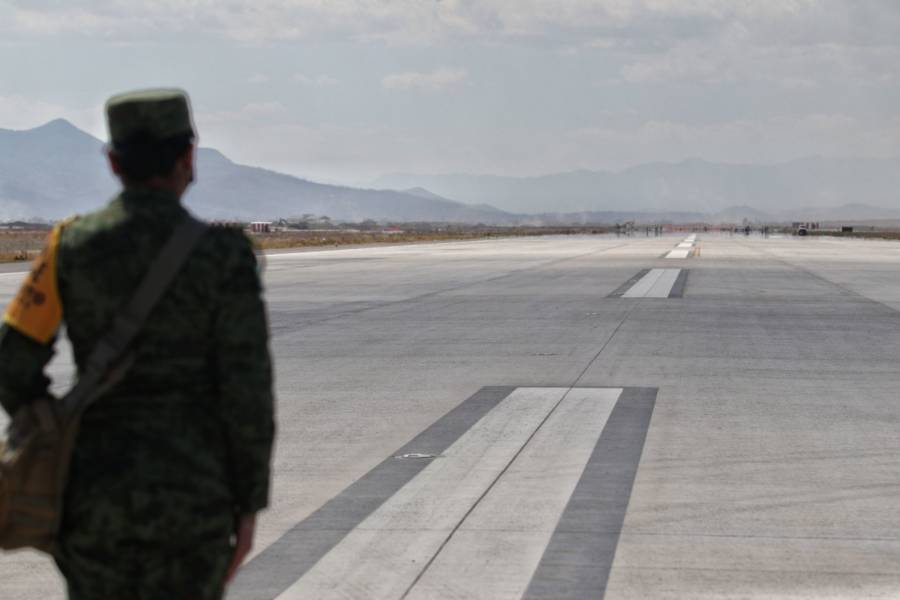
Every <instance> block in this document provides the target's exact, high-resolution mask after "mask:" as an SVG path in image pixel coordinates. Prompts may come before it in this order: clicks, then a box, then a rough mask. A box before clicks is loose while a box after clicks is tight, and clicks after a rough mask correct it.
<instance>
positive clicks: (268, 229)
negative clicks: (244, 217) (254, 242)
mask: <svg viewBox="0 0 900 600" xmlns="http://www.w3.org/2000/svg"><path fill="white" fill-rule="evenodd" d="M250 232H251V233H272V222H271V221H254V222H252V223H250Z"/></svg>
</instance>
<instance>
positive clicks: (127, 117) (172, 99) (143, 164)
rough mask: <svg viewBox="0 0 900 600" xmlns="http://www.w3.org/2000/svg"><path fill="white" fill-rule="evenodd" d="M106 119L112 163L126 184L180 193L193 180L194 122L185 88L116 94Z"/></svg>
mask: <svg viewBox="0 0 900 600" xmlns="http://www.w3.org/2000/svg"><path fill="white" fill-rule="evenodd" d="M106 123H107V126H108V128H109V146H108V149H107V152H108V156H109V162H110V166H111V167H112V170H113V172H114V173H115V174H116V175H117V176H118V177H119V179H121V180H122V183H123V185H124V186H125V187H126V188H127V187H156V188H163V189H167V190H171V191H173V192H175V193H177V194H178V195H179V196H180V195H181V194H183V193H184V191H185V190H186V189H187V187H188V185H190V183H191V182H192V181H193V180H194V138H195V133H194V124H193V120H192V119H191V108H190V102H189V100H188V97H187V94H186V93H185V92H183V91H182V90H176V89H153V90H139V91H135V92H127V93H124V94H118V95H116V96H113V97H112V98H110V99H109V100H108V101H107V103H106Z"/></svg>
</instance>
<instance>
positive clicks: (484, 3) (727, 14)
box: [0, 0, 900, 43]
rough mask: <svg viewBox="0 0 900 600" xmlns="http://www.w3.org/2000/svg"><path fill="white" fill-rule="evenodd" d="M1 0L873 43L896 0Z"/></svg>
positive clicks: (108, 11) (125, 34)
mask: <svg viewBox="0 0 900 600" xmlns="http://www.w3.org/2000/svg"><path fill="white" fill-rule="evenodd" d="M5 6H6V12H8V13H9V17H10V18H5V19H4V21H5V22H6V27H4V29H7V30H13V31H17V32H19V33H26V34H38V35H40V34H43V35H49V34H58V33H71V34H81V35H88V36H96V35H101V36H105V37H117V36H118V37H122V38H130V37H132V36H134V35H135V34H139V35H140V34H147V33H150V32H155V33H157V34H167V33H172V32H174V33H178V32H190V33H194V34H197V33H202V34H213V35H220V36H223V37H227V38H231V39H237V40H242V41H254V42H268V41H273V40H284V39H298V38H305V37H311V36H321V35H326V36H329V35H344V36H351V37H354V38H356V39H387V40H391V41H395V42H407V43H409V42H412V43H416V42H422V41H429V40H431V41H434V40H440V39H445V38H447V37H452V36H473V35H496V34H505V35H541V36H552V35H555V34H558V33H560V32H568V33H572V32H581V33H583V34H584V35H586V36H587V37H588V39H596V38H600V39H603V38H614V39H616V38H621V37H626V38H628V37H635V36H644V37H647V38H650V39H653V40H659V39H660V38H661V37H663V38H665V37H672V38H679V37H680V38H684V37H695V36H697V35H703V34H705V33H708V32H710V31H715V29H716V28H718V27H720V26H722V25H724V24H728V23H735V22H741V23H745V24H747V25H748V26H750V27H751V28H754V29H760V30H762V29H765V30H767V31H769V32H770V33H771V34H774V35H777V37H778V38H780V39H795V40H796V39H800V38H807V41H809V38H815V37H820V36H823V35H824V36H826V37H831V38H834V37H835V36H838V37H841V38H844V39H843V41H848V40H850V39H851V38H852V39H853V40H855V42H857V43H871V41H872V40H879V39H880V40H884V41H886V42H890V40H891V39H892V38H894V37H896V25H897V23H898V20H900V6H898V4H897V2H896V1H895V0H867V1H866V2H865V3H858V2H854V1H853V0H753V1H738V0H554V1H548V0H440V1H437V0H328V1H327V2H326V1H323V0H220V1H217V2H212V1H210V0H152V1H151V0H128V1H125V0H68V1H66V2H51V1H41V0H7V1H6V3H5ZM848 15H850V16H851V17H853V18H848ZM0 27H2V26H0Z"/></svg>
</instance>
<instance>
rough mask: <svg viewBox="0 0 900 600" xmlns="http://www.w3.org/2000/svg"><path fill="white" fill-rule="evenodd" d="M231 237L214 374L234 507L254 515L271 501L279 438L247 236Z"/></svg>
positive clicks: (263, 320)
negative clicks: (272, 467) (274, 448)
mask: <svg viewBox="0 0 900 600" xmlns="http://www.w3.org/2000/svg"><path fill="white" fill-rule="evenodd" d="M220 233H223V234H224V233H226V232H220ZM227 234H228V235H229V236H230V237H231V241H232V242H233V243H231V244H229V245H230V246H231V248H229V251H228V252H226V253H225V254H226V257H223V258H224V259H225V260H224V261H223V264H222V267H223V268H222V276H223V279H222V280H221V284H220V289H219V298H218V310H217V314H216V319H215V338H216V339H215V345H216V371H217V376H218V383H219V397H220V403H221V406H220V408H221V414H222V418H223V422H224V426H225V435H226V439H227V441H228V450H229V463H230V469H231V479H232V482H231V485H232V489H233V491H234V494H235V501H236V504H237V506H236V509H237V510H238V512H239V513H241V514H250V513H255V512H256V511H258V510H260V509H262V508H264V507H265V506H266V505H267V504H268V500H269V462H270V459H271V454H272V443H273V439H274V435H275V422H274V406H273V404H274V403H273V395H272V366H271V359H270V356H269V331H268V323H267V319H266V312H265V306H264V304H263V300H262V286H261V284H260V280H259V274H258V273H257V267H256V258H255V256H254V254H253V249H252V247H251V245H250V242H249V241H248V240H247V239H246V237H244V236H243V234H241V233H239V232H227Z"/></svg>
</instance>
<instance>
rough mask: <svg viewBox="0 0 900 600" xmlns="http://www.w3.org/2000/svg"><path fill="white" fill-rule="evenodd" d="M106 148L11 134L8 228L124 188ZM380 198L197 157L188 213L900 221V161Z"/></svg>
mask: <svg viewBox="0 0 900 600" xmlns="http://www.w3.org/2000/svg"><path fill="white" fill-rule="evenodd" d="M103 148H104V144H103V142H101V141H100V140H98V139H97V138H95V137H93V136H91V135H89V134H88V133H86V132H84V131H82V130H80V129H78V128H77V127H75V126H74V125H72V124H71V123H69V122H68V121H65V120H62V119H57V120H55V121H51V122H50V123H47V124H46V125H42V126H40V127H37V128H34V129H28V130H21V131H18V130H5V129H0V222H4V221H16V220H34V219H41V220H55V219H59V218H62V217H64V216H66V215H70V214H75V213H83V212H87V211H89V210H92V209H94V208H96V207H98V206H100V205H102V204H103V203H104V202H105V201H106V200H107V199H108V198H110V197H111V196H113V195H114V194H115V192H116V190H117V189H118V187H119V186H118V182H117V181H116V180H115V179H114V178H113V177H112V176H111V175H110V174H109V169H108V167H107V165H106V159H105V157H104V156H103ZM371 187H372V189H359V188H353V187H347V186H340V185H326V184H321V183H316V182H313V181H309V180H306V179H302V178H298V177H293V176H290V175H285V174H282V173H277V172H274V171H270V170H267V169H262V168H258V167H250V166H246V165H240V164H237V163H234V162H232V161H231V160H229V159H228V158H226V157H225V156H224V155H223V154H221V153H220V152H218V151H217V150H213V149H210V148H200V149H199V150H198V152H197V182H196V183H195V185H193V186H192V187H191V189H190V190H189V192H188V194H187V196H186V200H185V201H186V203H187V205H188V206H189V207H190V208H191V209H192V210H193V211H194V212H195V213H197V214H199V215H200V216H202V217H205V218H208V219H228V220H231V219H233V220H242V221H251V220H275V219H278V218H290V217H300V216H302V215H306V214H309V215H317V216H328V217H330V218H331V219H333V220H335V221H362V220H366V219H374V220H376V221H382V222H410V221H431V222H459V223H485V224H507V225H514V224H534V225H541V224H553V225H557V224H560V225H561V224H580V223H584V224H595V223H616V222H623V221H638V222H643V223H652V222H676V223H677V222H700V221H705V222H710V223H741V222H743V221H744V220H746V221H749V222H785V221H793V220H819V221H845V222H852V221H863V220H866V221H871V220H878V219H894V220H898V219H900V159H836V158H807V159H801V160H795V161H792V162H788V163H783V164H776V165H733V164H724V163H714V162H708V161H703V160H698V159H691V160H686V161H682V162H679V163H652V164H646V165H641V166H637V167H633V168H630V169H625V170H623V171H619V172H612V171H588V170H581V171H573V172H568V173H558V174H552V175H544V176H540V177H502V176H495V175H467V174H452V175H412V174H398V175H389V176H385V177H382V178H380V179H378V180H376V181H375V182H373V184H372V186H371Z"/></svg>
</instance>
